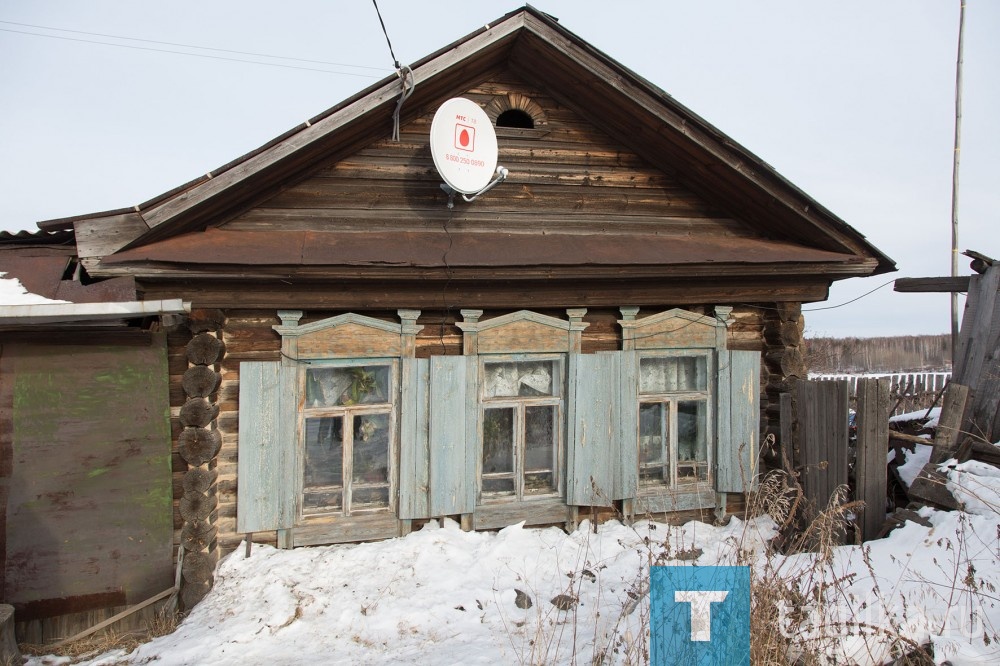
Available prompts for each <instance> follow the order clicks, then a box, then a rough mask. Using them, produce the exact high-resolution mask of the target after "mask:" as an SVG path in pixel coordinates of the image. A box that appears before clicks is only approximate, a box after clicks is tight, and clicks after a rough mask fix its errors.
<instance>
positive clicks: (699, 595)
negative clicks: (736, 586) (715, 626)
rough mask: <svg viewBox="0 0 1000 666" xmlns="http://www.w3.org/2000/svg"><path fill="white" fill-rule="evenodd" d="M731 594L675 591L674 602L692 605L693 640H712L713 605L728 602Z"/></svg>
mask: <svg viewBox="0 0 1000 666" xmlns="http://www.w3.org/2000/svg"><path fill="white" fill-rule="evenodd" d="M727 596H729V592H724V591H712V592H700V591H694V590H686V591H681V590H676V591H674V601H675V602H677V603H679V604H691V640H692V641H710V640H712V604H715V603H720V602H723V601H725V600H726V597H727Z"/></svg>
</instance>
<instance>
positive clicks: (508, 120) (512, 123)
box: [496, 109, 535, 129]
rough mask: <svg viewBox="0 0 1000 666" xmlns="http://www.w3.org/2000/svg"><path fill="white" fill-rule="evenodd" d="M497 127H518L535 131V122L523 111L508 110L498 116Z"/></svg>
mask: <svg viewBox="0 0 1000 666" xmlns="http://www.w3.org/2000/svg"><path fill="white" fill-rule="evenodd" d="M496 124H497V127H517V128H520V129H534V127H535V121H534V120H533V119H532V117H531V116H530V115H529V114H528V113H527V112H525V111H522V110H521V109H507V110H506V111H504V112H503V113H501V114H500V115H499V116H497V123H496Z"/></svg>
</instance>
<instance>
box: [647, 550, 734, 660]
mask: <svg viewBox="0 0 1000 666" xmlns="http://www.w3.org/2000/svg"><path fill="white" fill-rule="evenodd" d="M649 579H650V596H649V605H650V627H649V634H650V642H651V643H652V646H651V647H652V649H651V651H650V661H649V663H650V664H651V666H666V665H672V664H684V665H685V666H687V665H688V664H690V665H691V666H723V665H725V666H731V665H732V666H749V665H750V567H697V566H673V567H671V566H655V567H650V570H649Z"/></svg>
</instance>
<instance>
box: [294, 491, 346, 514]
mask: <svg viewBox="0 0 1000 666" xmlns="http://www.w3.org/2000/svg"><path fill="white" fill-rule="evenodd" d="M343 495H344V492H343V491H342V490H335V491H327V492H320V493H317V492H307V493H305V494H304V495H303V496H302V510H303V511H304V512H308V513H318V512H319V511H340V510H341V509H342V508H343V503H344V497H343Z"/></svg>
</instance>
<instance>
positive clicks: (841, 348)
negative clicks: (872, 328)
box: [805, 334, 951, 374]
mask: <svg viewBox="0 0 1000 666" xmlns="http://www.w3.org/2000/svg"><path fill="white" fill-rule="evenodd" d="M805 359H806V364H807V366H808V368H809V372H812V373H824V374H825V373H838V372H845V373H865V372H908V371H918V370H939V371H946V370H951V336H950V335H947V334H942V335H901V336H896V337H886V338H807V339H806V341H805Z"/></svg>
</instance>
